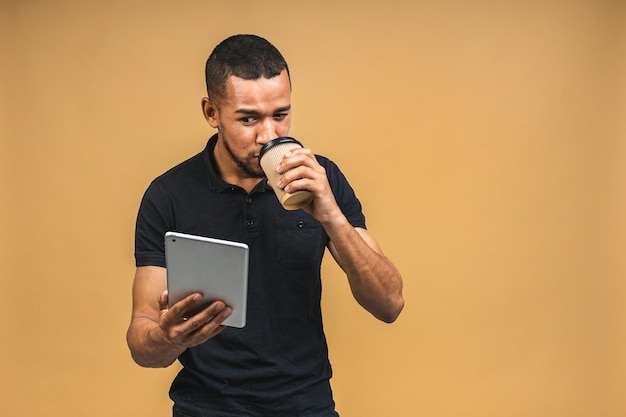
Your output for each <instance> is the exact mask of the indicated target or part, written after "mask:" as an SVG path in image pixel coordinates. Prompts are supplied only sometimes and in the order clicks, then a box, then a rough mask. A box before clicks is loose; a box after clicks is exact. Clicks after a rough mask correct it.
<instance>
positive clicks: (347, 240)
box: [324, 215, 404, 323]
mask: <svg viewBox="0 0 626 417" xmlns="http://www.w3.org/2000/svg"><path fill="white" fill-rule="evenodd" d="M324 227H325V229H326V232H327V233H328V235H329V237H330V240H331V253H332V254H333V256H334V257H335V259H336V260H337V263H338V264H339V265H340V266H341V268H342V269H343V270H344V272H345V273H346V275H347V277H348V282H349V284H350V289H351V291H352V294H353V296H354V298H355V299H356V300H357V301H358V302H359V304H361V305H362V306H363V307H364V308H365V309H366V310H368V311H369V312H370V313H372V314H373V315H374V316H375V317H376V318H378V319H379V320H382V321H384V322H387V323H391V322H393V321H395V320H396V318H397V317H398V315H399V314H400V312H401V311H402V308H403V307H404V299H403V297H402V277H401V275H400V272H399V271H398V269H397V268H396V267H395V266H394V265H393V263H392V262H391V261H390V260H389V259H388V258H387V257H386V256H385V255H384V254H383V253H382V251H381V250H380V248H379V247H378V244H377V243H376V242H375V240H374V239H373V238H371V236H369V235H368V234H367V232H366V231H365V230H364V229H363V230H362V232H361V233H360V232H359V231H357V229H355V228H354V227H353V226H352V225H351V224H350V223H349V222H348V221H347V219H346V218H345V217H344V216H343V215H341V216H335V217H334V218H333V220H332V221H329V222H326V223H325V224H324Z"/></svg>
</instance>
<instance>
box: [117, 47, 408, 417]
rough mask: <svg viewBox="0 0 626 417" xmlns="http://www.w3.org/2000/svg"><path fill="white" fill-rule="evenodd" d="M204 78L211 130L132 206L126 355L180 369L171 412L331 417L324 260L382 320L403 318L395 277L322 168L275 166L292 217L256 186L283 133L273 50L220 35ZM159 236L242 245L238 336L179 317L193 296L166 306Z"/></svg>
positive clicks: (317, 160) (286, 116)
mask: <svg viewBox="0 0 626 417" xmlns="http://www.w3.org/2000/svg"><path fill="white" fill-rule="evenodd" d="M206 80H207V92H208V97H205V98H203V99H202V111H203V113H204V117H205V118H206V120H207V122H208V124H209V125H210V126H211V127H213V128H215V129H217V134H216V135H214V136H213V137H212V138H211V139H210V140H209V142H208V144H207V146H206V148H205V149H204V151H202V152H201V153H199V154H198V155H196V156H194V157H192V158H190V159H188V160H187V161H185V162H183V163H182V164H180V165H178V166H176V167H174V168H172V169H171V170H169V171H168V172H166V173H165V174H163V175H161V176H160V177H159V178H157V179H155V180H154V181H153V182H152V184H151V185H150V187H149V188H148V190H147V191H146V193H145V195H144V197H143V200H142V203H141V207H140V209H139V214H138V217H137V228H136V243H135V257H136V264H137V271H136V274H135V279H134V284H133V311H132V319H131V323H130V326H129V329H128V335H127V340H128V346H129V347H130V350H131V353H132V356H133V358H134V360H135V361H136V362H137V363H138V364H139V365H141V366H146V367H166V366H169V365H170V364H172V363H173V362H174V361H175V360H176V359H179V361H180V362H181V364H182V365H183V369H182V370H181V372H180V373H179V375H178V376H177V377H176V379H175V380H174V382H173V384H172V387H171V390H170V396H171V398H172V400H173V401H174V416H273V417H275V416H290V417H295V416H320V417H327V416H337V413H336V412H335V405H334V402H333V398H332V392H331V388H330V382H329V380H330V377H331V367H330V363H329V361H328V351H327V346H326V340H325V337H324V333H323V329H322V318H321V309H320V297H321V283H320V268H321V260H322V256H323V254H324V250H325V248H326V247H327V248H328V249H329V251H330V253H331V254H332V255H333V257H334V259H335V260H336V261H337V263H338V264H339V265H340V266H341V268H342V269H343V270H344V271H345V273H346V275H347V278H348V281H349V284H350V288H351V290H352V293H353V295H354V297H355V299H356V300H357V301H358V302H359V303H360V304H361V305H362V306H363V307H364V308H366V309H367V310H368V311H370V312H371V313H372V314H373V315H374V316H375V317H377V318H378V319H380V320H383V321H385V322H389V323H390V322H393V321H394V320H395V319H396V318H397V316H398V315H399V314H400V311H401V310H402V308H403V305H404V301H403V298H402V278H401V276H400V274H399V272H398V270H397V269H396V268H395V267H394V265H393V264H392V263H391V262H390V261H389V260H388V259H387V258H386V257H385V256H384V255H383V253H382V251H381V249H380V247H379V245H378V244H377V242H376V241H375V240H374V238H372V237H371V235H370V234H369V233H368V232H367V231H366V229H365V218H364V216H363V213H362V211H361V205H360V203H359V201H358V200H357V198H356V196H355V195H354V192H353V190H352V188H351V187H350V186H349V184H348V182H347V181H346V179H345V177H344V176H343V174H342V173H341V172H340V171H339V169H338V168H337V166H336V165H335V164H333V163H332V162H331V161H329V160H328V159H326V158H324V157H321V156H316V155H314V154H313V153H312V152H311V150H310V149H298V150H293V151H291V152H289V153H287V155H286V157H285V159H284V160H283V161H282V163H281V164H279V166H278V167H277V171H278V172H279V173H284V175H283V177H282V180H281V181H279V182H278V183H277V184H275V185H276V186H278V187H281V188H283V189H285V190H286V191H287V192H295V191H298V190H308V191H310V192H311V193H312V194H313V201H312V202H311V203H310V204H309V205H308V206H306V207H304V208H303V209H301V210H295V211H286V210H284V209H283V208H282V207H281V206H280V204H279V201H278V199H277V198H276V196H275V194H274V193H273V192H272V190H271V188H270V187H269V185H268V184H267V181H266V180H265V179H264V173H263V171H262V170H261V168H260V166H259V161H258V157H259V151H260V149H261V147H262V146H263V144H265V143H267V142H268V141H270V140H272V139H275V138H277V137H280V136H286V135H287V134H288V133H289V127H290V124H291V113H292V110H291V81H290V76H289V70H288V67H287V63H286V62H285V60H284V59H283V57H282V55H281V54H280V52H279V51H278V50H277V49H276V48H275V47H274V46H273V45H271V44H270V43H269V42H267V41H266V40H265V39H263V38H260V37H257V36H254V35H236V36H233V37H230V38H228V39H226V40H224V41H223V42H222V43H220V44H219V45H218V46H217V47H216V48H215V50H214V51H213V52H212V54H211V56H210V57H209V59H208V60H207V64H206ZM167 231H178V232H183V233H190V234H196V235H201V236H207V237H214V238H219V239H227V240H234V241H239V242H244V243H246V244H247V245H248V246H249V247H250V252H249V253H250V265H249V283H248V287H249V289H248V311H247V324H246V327H244V328H243V329H237V328H227V327H224V326H222V325H221V323H222V321H223V320H225V319H226V318H227V317H228V316H229V315H230V314H231V308H230V307H229V306H227V305H224V303H223V302H221V301H216V302H214V303H212V304H211V305H210V306H208V307H207V308H205V309H204V310H202V311H201V312H200V313H198V314H196V315H195V316H193V317H189V318H187V319H186V318H185V312H186V311H187V310H189V309H190V308H192V307H193V306H195V305H197V304H198V303H199V301H200V299H201V295H200V294H191V295H189V296H188V297H186V298H184V299H183V300H181V301H179V302H178V303H176V304H174V305H169V304H168V299H167V291H166V270H165V256H164V243H163V241H164V238H163V236H164V234H165V232H167Z"/></svg>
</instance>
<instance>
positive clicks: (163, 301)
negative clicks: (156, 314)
mask: <svg viewBox="0 0 626 417" xmlns="http://www.w3.org/2000/svg"><path fill="white" fill-rule="evenodd" d="M158 301H159V310H167V305H168V303H169V298H168V294H167V290H165V291H163V292H162V293H161V295H160V296H159V300H158Z"/></svg>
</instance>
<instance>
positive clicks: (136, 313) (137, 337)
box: [126, 266, 231, 368]
mask: <svg viewBox="0 0 626 417" xmlns="http://www.w3.org/2000/svg"><path fill="white" fill-rule="evenodd" d="M166 288H167V275H166V270H165V268H161V267H157V266H144V267H139V268H137V271H136V272H135V279H134V282H133V310H132V317H131V321H130V325H129V327H128V332H127V334H126V340H127V342H128V347H129V348H130V352H131V355H132V357H133V359H134V360H135V362H137V363H138V364H139V365H141V366H145V367H150V368H164V367H167V366H169V365H171V364H172V363H173V362H174V361H175V360H176V359H177V358H178V356H179V355H180V354H181V353H183V352H184V351H185V350H186V349H187V348H188V347H192V346H197V345H199V344H201V343H204V342H205V341H207V340H208V339H210V338H211V337H213V336H215V335H217V334H219V333H220V332H221V331H222V330H223V329H224V327H223V326H222V325H221V324H222V322H223V321H224V320H225V319H226V318H227V317H228V316H230V313H231V309H230V308H229V307H226V306H225V305H224V303H223V302H221V301H216V302H214V303H212V304H211V305H210V306H208V307H207V308H206V309H204V310H202V311H201V312H199V313H198V314H196V315H195V316H193V317H189V318H188V319H186V318H185V312H186V311H188V310H189V309H190V308H192V307H193V306H195V305H197V304H199V303H201V301H202V296H201V295H200V294H197V293H196V294H191V295H189V296H188V297H186V298H184V299H182V300H181V301H179V302H178V303H176V304H175V305H173V306H171V307H170V308H168V300H167V291H166Z"/></svg>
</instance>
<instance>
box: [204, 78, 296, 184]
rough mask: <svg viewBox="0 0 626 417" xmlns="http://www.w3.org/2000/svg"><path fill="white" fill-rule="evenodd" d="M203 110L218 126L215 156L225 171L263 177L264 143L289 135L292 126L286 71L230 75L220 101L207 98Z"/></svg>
mask: <svg viewBox="0 0 626 417" xmlns="http://www.w3.org/2000/svg"><path fill="white" fill-rule="evenodd" d="M207 106H209V107H207ZM204 111H205V117H206V118H207V121H208V122H209V124H210V125H211V126H212V127H214V128H217V130H218V135H219V139H218V144H217V145H216V148H215V158H216V161H217V163H218V166H219V167H220V170H221V171H222V175H223V176H224V175H229V174H230V175H236V176H238V177H240V178H263V177H264V176H265V175H264V174H263V171H262V170H261V167H260V166H259V151H260V150H261V147H262V146H263V145H264V144H265V143H267V142H269V141H270V140H272V139H275V138H277V137H280V136H287V135H288V134H289V128H290V126H291V85H290V83H289V77H288V75H287V71H283V72H281V73H280V75H278V76H276V77H274V78H270V79H267V78H259V79H257V80H244V79H242V78H238V77H235V76H231V77H229V78H228V80H227V82H226V94H225V96H224V97H223V98H221V99H219V101H218V102H217V103H215V102H211V101H210V100H209V101H205V102H204ZM224 171H225V172H224Z"/></svg>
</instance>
